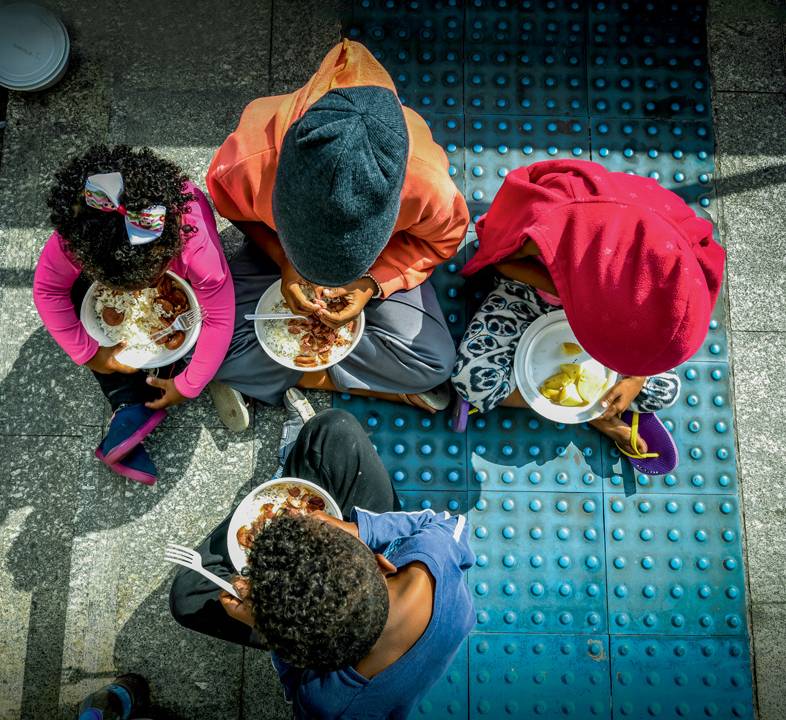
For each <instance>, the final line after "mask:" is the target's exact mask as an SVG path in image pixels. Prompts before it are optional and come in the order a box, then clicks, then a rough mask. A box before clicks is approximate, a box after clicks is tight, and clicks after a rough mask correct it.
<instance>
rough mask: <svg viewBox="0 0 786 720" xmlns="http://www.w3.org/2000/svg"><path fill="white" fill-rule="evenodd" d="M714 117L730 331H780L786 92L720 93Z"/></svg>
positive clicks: (784, 302)
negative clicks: (726, 260) (725, 251)
mask: <svg viewBox="0 0 786 720" xmlns="http://www.w3.org/2000/svg"><path fill="white" fill-rule="evenodd" d="M715 114H716V127H717V132H718V149H719V153H718V170H719V179H718V195H719V196H720V202H721V205H722V208H723V220H722V236H723V237H724V238H725V243H726V246H727V249H728V278H729V297H730V305H731V326H732V328H733V329H734V330H786V259H785V258H786V216H784V214H783V213H780V212H778V210H777V208H779V207H782V206H783V203H785V202H786V159H785V158H786V95H772V94H756V95H753V94H752V95H748V94H740V93H719V94H718V95H717V96H716V98H715Z"/></svg>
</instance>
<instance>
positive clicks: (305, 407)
mask: <svg viewBox="0 0 786 720" xmlns="http://www.w3.org/2000/svg"><path fill="white" fill-rule="evenodd" d="M284 407H285V408H286V410H287V413H288V414H289V415H290V416H292V415H293V414H294V413H297V414H298V415H300V419H301V420H302V421H303V422H304V423H306V422H308V421H309V420H311V418H312V417H314V415H316V414H317V413H316V411H315V410H314V408H313V407H312V406H311V403H310V402H309V401H308V400H307V399H306V396H305V395H304V394H303V393H302V392H300V390H298V389H297V388H295V387H291V388H289V390H287V391H286V392H285V393H284Z"/></svg>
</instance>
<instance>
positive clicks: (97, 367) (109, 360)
mask: <svg viewBox="0 0 786 720" xmlns="http://www.w3.org/2000/svg"><path fill="white" fill-rule="evenodd" d="M125 347H126V345H125V343H122V342H121V343H118V344H117V345H112V346H111V347H99V348H98V351H97V352H96V354H95V355H93V357H92V358H91V359H90V360H88V361H87V363H85V364H86V365H87V367H89V368H90V369H91V370H93V371H94V372H97V373H101V375H111V374H112V373H115V372H120V373H126V374H128V375H130V374H131V373H135V372H138V369H137V368H132V367H129V366H128V365H123V363H121V362H119V361H118V359H117V357H115V356H116V355H117V354H118V353H119V352H121V351H122V350H125Z"/></svg>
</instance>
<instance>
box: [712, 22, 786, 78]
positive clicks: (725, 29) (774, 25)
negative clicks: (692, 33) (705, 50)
mask: <svg viewBox="0 0 786 720" xmlns="http://www.w3.org/2000/svg"><path fill="white" fill-rule="evenodd" d="M709 42H710V52H711V53H712V55H713V58H714V65H713V67H714V72H713V81H714V86H715V90H716V91H740V92H783V91H784V88H786V52H784V34H783V27H782V25H781V24H780V23H778V22H773V21H756V20H735V21H719V22H717V23H712V24H711V25H710V26H709Z"/></svg>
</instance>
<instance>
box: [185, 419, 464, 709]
mask: <svg viewBox="0 0 786 720" xmlns="http://www.w3.org/2000/svg"><path fill="white" fill-rule="evenodd" d="M285 475H286V476H289V477H300V478H304V479H306V480H311V481H313V482H316V483H318V484H319V485H321V486H322V487H324V488H325V489H326V490H327V491H328V492H329V493H330V494H331V495H332V496H333V497H334V498H335V499H336V501H337V502H338V504H339V506H340V507H341V509H342V514H343V515H344V518H346V519H345V520H338V519H336V518H332V517H330V516H328V515H326V514H324V513H315V514H313V515H310V516H293V515H285V516H282V517H279V518H274V519H273V520H271V521H270V522H269V523H268V524H267V525H266V526H265V530H264V531H263V532H261V533H259V535H258V536H257V538H256V540H255V542H254V546H253V549H252V551H251V554H250V557H249V568H248V570H247V575H245V576H244V577H243V578H237V577H235V578H233V584H234V585H235V587H236V588H237V589H238V591H239V593H240V595H241V597H242V598H243V599H242V600H237V599H235V598H233V597H232V596H230V595H229V594H227V593H219V592H218V589H217V588H216V587H215V586H213V585H212V584H211V583H210V582H209V581H207V580H204V579H203V578H202V577H201V576H199V575H197V574H196V573H193V572H190V571H187V570H182V571H180V572H179V573H178V575H177V577H176V578H175V582H174V584H173V587H172V593H171V607H172V613H173V615H174V616H175V619H176V620H178V622H180V623H181V624H183V625H185V626H186V627H189V628H191V629H194V630H198V631H200V632H205V633H208V634H211V635H214V636H216V637H220V638H223V639H227V640H230V641H233V642H239V643H243V644H245V645H248V646H251V647H261V648H268V649H270V650H272V651H273V663H274V666H275V667H276V670H277V671H278V673H279V676H280V678H281V681H282V683H283V685H284V690H285V694H286V697H287V700H288V701H290V702H292V704H293V712H294V716H295V717H296V718H357V719H360V718H363V719H364V720H365V719H368V718H402V719H403V718H406V717H407V715H408V714H409V712H410V710H411V709H412V708H413V707H414V706H415V705H416V703H417V702H418V701H419V700H420V699H421V698H422V697H423V696H424V695H425V693H426V692H427V691H428V689H429V688H430V687H431V685H433V684H434V683H435V682H436V681H437V680H438V679H439V678H440V676H441V675H442V673H443V672H444V671H445V669H446V668H447V667H448V665H449V664H450V662H451V660H452V659H453V657H454V655H455V654H456V651H457V650H458V647H459V645H460V644H461V642H462V641H463V639H464V638H465V637H466V636H467V634H468V633H469V631H470V629H471V628H472V626H473V624H474V621H475V614H474V610H473V607H472V600H471V597H470V593H469V590H468V588H467V585H466V582H465V581H464V575H463V573H464V571H466V570H467V569H468V568H469V567H471V566H472V564H473V563H474V560H475V557H474V555H473V553H472V550H471V549H470V547H469V535H468V530H467V526H466V521H465V518H464V516H462V515H454V516H451V515H450V514H448V513H447V512H443V513H434V512H433V511H431V510H424V511H422V512H414V513H406V512H395V511H394V508H396V507H398V501H397V499H396V496H395V491H394V490H393V487H392V485H391V482H390V478H389V476H388V474H387V471H386V470H385V468H384V466H383V465H382V461H381V460H380V458H379V456H378V455H377V453H376V451H375V450H374V448H373V446H372V445H371V442H370V441H369V439H368V437H367V436H366V434H365V432H364V431H363V428H362V427H361V426H360V424H359V423H358V422H357V420H355V418H354V417H352V416H351V415H349V414H348V413H346V412H344V411H341V410H327V411H324V412H322V413H320V414H319V415H317V416H316V417H315V418H313V419H311V420H309V421H308V422H307V423H306V424H305V425H304V427H303V429H302V430H301V432H300V435H299V436H298V439H297V442H296V443H295V445H294V448H293V450H292V452H291V453H290V455H289V457H288V459H287V462H286V466H285ZM228 522H229V518H228V519H227V520H226V521H224V523H222V524H221V525H220V526H219V527H218V528H217V529H216V530H215V531H214V532H213V533H212V534H211V535H210V537H208V539H207V540H206V541H205V543H203V545H202V546H200V548H199V551H200V553H201V554H202V558H203V563H204V565H205V567H207V568H208V569H210V570H212V571H213V572H215V573H216V574H219V575H222V576H224V577H231V576H232V572H233V571H232V566H231V563H230V562H229V559H228V553H227V552H226V528H227V525H228Z"/></svg>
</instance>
